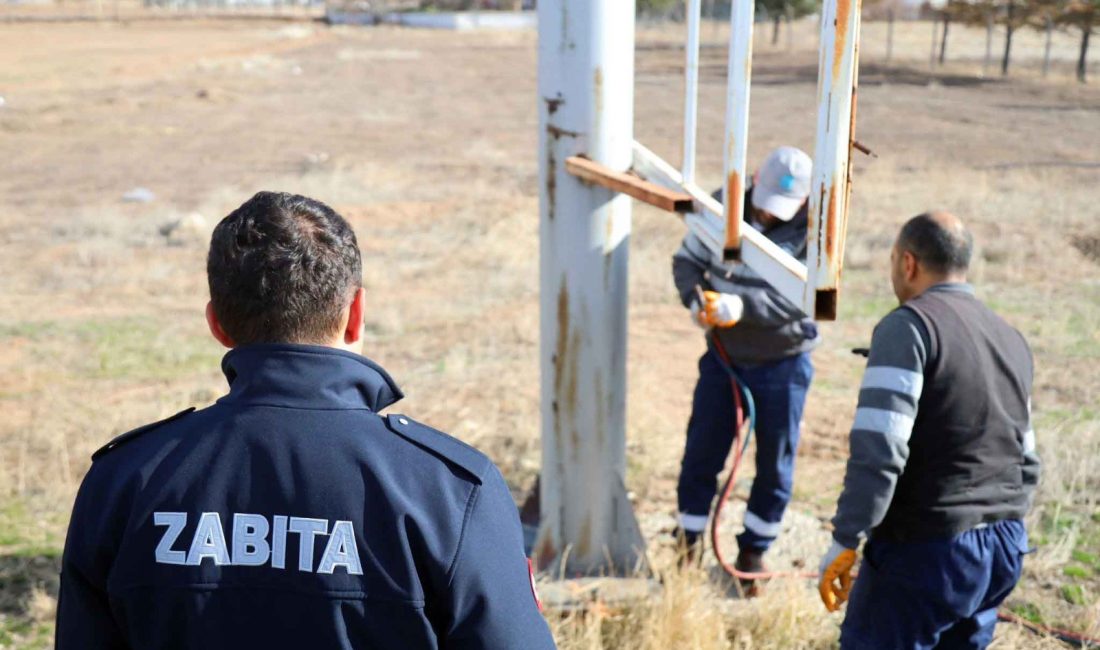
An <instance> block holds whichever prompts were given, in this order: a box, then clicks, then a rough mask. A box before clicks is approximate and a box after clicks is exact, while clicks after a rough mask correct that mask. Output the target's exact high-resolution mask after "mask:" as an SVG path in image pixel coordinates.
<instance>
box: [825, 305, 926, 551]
mask: <svg viewBox="0 0 1100 650" xmlns="http://www.w3.org/2000/svg"><path fill="white" fill-rule="evenodd" d="M928 346H929V343H928V332H927V329H926V328H925V327H924V324H923V323H921V322H920V319H919V318H918V317H917V316H916V314H914V313H912V312H911V311H909V310H907V309H898V310H895V311H893V312H891V313H890V314H889V315H888V316H886V318H884V319H882V321H881V322H880V323H879V324H878V327H876V328H875V333H874V336H873V337H872V339H871V354H870V357H869V358H868V359H867V369H866V371H865V372H864V373H863V383H862V384H861V385H860V390H859V405H858V406H857V408H856V414H855V418H854V420H853V422H852V433H851V437H850V441H849V446H850V451H851V455H850V457H849V459H848V467H847V471H846V473H845V476H844V490H843V492H841V495H840V501H839V502H838V504H837V513H836V516H835V517H834V518H833V537H834V538H835V539H836V541H837V542H839V543H840V544H842V545H844V546H846V547H848V548H856V547H857V546H859V542H860V540H861V539H862V538H863V537H865V536H866V535H867V533H868V532H869V531H870V530H871V529H872V528H874V527H875V526H877V525H878V524H879V523H881V522H882V519H883V518H884V517H885V516H886V511H887V509H888V508H889V507H890V501H891V500H892V499H893V497H894V488H895V487H896V486H897V481H898V477H899V476H900V475H901V473H902V471H903V470H904V469H905V464H906V462H907V461H908V460H909V436H910V435H911V434H912V433H913V423H914V421H915V419H916V417H917V404H918V402H919V401H920V396H921V392H922V391H923V390H924V366H925V363H926V362H927V360H928Z"/></svg>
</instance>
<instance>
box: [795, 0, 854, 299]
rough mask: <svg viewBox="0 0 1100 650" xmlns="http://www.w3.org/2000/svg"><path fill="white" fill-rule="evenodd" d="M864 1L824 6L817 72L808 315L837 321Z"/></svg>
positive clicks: (828, 1)
mask: <svg viewBox="0 0 1100 650" xmlns="http://www.w3.org/2000/svg"><path fill="white" fill-rule="evenodd" d="M860 4H861V3H860V0H825V4H824V6H823V7H822V16H821V18H822V20H821V54H820V58H819V60H818V72H817V75H818V76H817V80H818V81H817V84H818V85H817V101H818V107H817V140H816V143H815V146H814V169H813V183H812V184H811V185H810V210H809V215H810V221H809V226H808V230H807V232H808V237H809V241H808V242H807V244H808V246H807V259H806V269H807V274H808V278H807V282H806V291H805V293H804V295H803V310H804V311H805V312H806V313H807V314H810V315H811V316H813V315H817V316H818V317H821V318H827V319H831V318H835V316H836V305H837V291H838V289H839V286H840V273H841V264H842V261H843V259H844V233H845V231H846V229H847V222H848V203H849V201H848V199H849V195H850V192H851V172H852V166H851V165H852V139H853V138H854V135H855V134H854V125H855V118H856V87H857V85H858V72H859V27H860V21H859V14H860Z"/></svg>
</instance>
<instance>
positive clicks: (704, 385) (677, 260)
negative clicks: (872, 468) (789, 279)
mask: <svg viewBox="0 0 1100 650" xmlns="http://www.w3.org/2000/svg"><path fill="white" fill-rule="evenodd" d="M811 167H812V162H811V160H810V157H809V156H807V155H806V154H805V153H804V152H802V151H801V150H799V149H796V148H794V147H780V148H778V149H776V150H774V151H772V152H771V154H769V155H768V157H767V159H765V161H764V164H763V165H761V167H760V168H759V170H758V171H757V172H756V174H755V175H754V176H753V181H752V186H751V187H750V188H749V190H748V191H747V192H746V193H745V196H744V197H743V200H744V201H745V212H744V214H745V215H746V218H747V219H746V220H747V222H748V224H749V225H750V226H751V227H753V228H755V229H756V230H758V231H760V232H761V233H763V234H764V235H765V236H766V237H767V238H768V239H770V240H771V241H772V242H773V243H775V244H776V245H777V246H779V247H780V248H781V249H783V250H784V251H786V252H787V253H789V254H790V255H792V256H794V257H796V258H799V259H805V255H806V221H807V203H808V198H809V195H810V172H811ZM717 198H719V199H721V198H722V197H721V196H718V197H717ZM738 198H741V197H738ZM672 274H673V278H674V281H675V283H676V288H677V290H678V291H679V293H680V299H681V300H682V302H683V304H684V306H685V307H686V308H688V309H689V310H690V311H691V318H692V321H693V322H694V323H695V324H696V325H698V326H699V327H700V328H702V329H703V330H705V331H706V333H707V337H706V338H707V342H708V345H707V351H706V352H705V353H704V354H703V356H702V358H700V360H699V381H698V383H697V384H696V387H695V396H694V403H693V406H692V413H691V419H690V421H689V422H688V427H687V443H686V446H685V449H684V457H683V462H682V465H681V470H680V481H679V485H678V488H677V496H678V502H679V504H678V505H679V511H680V516H679V527H678V529H677V534H678V536H679V539H680V541H681V543H682V544H683V545H684V547H685V548H684V550H685V551H686V554H687V556H689V557H695V556H697V549H698V546H699V539H700V537H701V536H702V533H703V531H704V530H705V528H706V524H707V521H708V518H709V515H710V509H711V503H712V502H713V501H714V495H715V493H716V491H717V478H718V473H719V472H720V471H721V470H722V467H723V466H724V465H725V462H726V457H727V456H728V455H729V452H730V447H731V445H732V443H733V438H734V433H735V431H734V429H735V426H736V424H735V422H736V413H735V404H734V396H733V391H732V390H731V387H730V371H731V370H732V371H733V372H734V373H736V375H737V376H738V377H739V380H740V381H742V382H743V383H744V384H745V387H746V388H748V389H749V390H750V391H751V392H752V395H753V396H754V398H755V405H756V418H757V419H756V478H755V479H754V480H753V484H752V490H751V492H750V496H749V503H748V509H747V511H746V512H745V528H744V531H743V532H742V533H741V534H740V535H739V536H738V537H737V543H738V547H739V554H738V557H737V561H736V563H735V567H736V568H737V569H738V570H741V571H746V572H760V571H763V570H764V563H763V555H764V553H765V551H767V550H768V547H769V546H771V544H772V543H773V542H774V541H775V539H776V537H777V536H778V535H779V532H780V527H781V524H782V519H783V512H784V511H785V510H786V508H787V504H788V502H789V501H790V498H791V487H792V483H793V475H794V459H795V453H796V451H797V448H798V440H799V436H800V425H801V420H802V409H803V407H804V405H805V403H806V394H807V392H808V391H809V388H810V381H811V379H812V377H813V365H812V364H811V362H810V351H811V350H813V349H814V348H815V347H816V346H817V344H818V342H819V341H820V337H819V336H818V331H817V326H816V325H815V324H814V322H813V320H811V319H810V318H808V317H807V316H806V315H805V314H803V313H802V311H801V310H800V309H799V307H798V306H797V305H795V304H793V303H791V302H790V301H788V300H786V299H785V298H783V297H782V296H781V295H780V294H779V293H778V292H777V291H776V290H775V289H773V288H772V287H771V286H770V285H769V284H768V283H767V282H765V281H764V280H763V279H762V278H761V277H760V276H759V275H757V274H756V273H755V272H754V271H753V270H752V269H750V268H749V267H748V266H746V265H744V264H739V265H736V266H733V267H732V268H731V267H729V266H726V265H724V264H723V263H722V260H721V259H720V258H719V257H716V256H715V255H714V254H713V253H712V252H711V251H710V249H708V248H707V247H706V246H705V245H704V244H703V242H702V241H700V240H699V239H698V237H696V236H695V234H694V233H691V232H689V233H688V235H687V236H686V237H685V238H684V241H683V245H682V246H681V247H680V250H679V251H677V252H676V254H675V255H674V256H673V258H672ZM743 586H745V587H746V589H747V590H748V591H749V593H750V594H752V593H754V592H755V589H756V586H755V584H753V583H752V582H751V581H745V582H744V583H743Z"/></svg>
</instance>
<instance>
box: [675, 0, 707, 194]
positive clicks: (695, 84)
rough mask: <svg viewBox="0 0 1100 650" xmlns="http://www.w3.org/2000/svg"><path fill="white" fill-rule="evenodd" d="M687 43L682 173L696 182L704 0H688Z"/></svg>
mask: <svg viewBox="0 0 1100 650" xmlns="http://www.w3.org/2000/svg"><path fill="white" fill-rule="evenodd" d="M686 10H687V25H688V35H687V45H686V46H685V47H684V50H685V51H686V56H687V62H686V63H685V65H684V95H685V96H684V162H683V166H682V167H681V168H680V173H681V174H682V175H683V177H684V180H685V181H687V182H689V183H693V182H695V141H696V133H697V127H696V117H697V115H698V110H697V107H698V101H699V23H700V21H701V18H702V10H703V3H702V0H687V6H686Z"/></svg>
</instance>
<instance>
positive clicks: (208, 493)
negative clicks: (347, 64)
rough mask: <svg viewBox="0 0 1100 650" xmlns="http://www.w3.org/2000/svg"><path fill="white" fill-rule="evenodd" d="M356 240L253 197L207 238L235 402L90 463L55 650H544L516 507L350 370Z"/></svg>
mask: <svg viewBox="0 0 1100 650" xmlns="http://www.w3.org/2000/svg"><path fill="white" fill-rule="evenodd" d="M361 268H362V267H361V259H360V252H359V248H358V245H357V243H356V239H355V235H354V233H353V232H352V230H351V228H350V226H349V225H348V224H347V222H346V221H344V219H343V218H341V217H340V216H339V215H338V214H336V213H335V212H334V211H333V210H332V209H330V208H329V207H327V206H325V205H323V204H321V203H319V202H317V201H314V200H311V199H308V198H306V197H302V196H294V195H290V194H280V193H272V192H261V193H259V194H257V195H256V196H254V197H253V198H252V199H250V200H249V201H248V202H246V203H245V204H244V205H242V206H241V207H240V208H238V209H237V210H235V211H234V212H233V213H231V214H230V215H229V216H227V217H226V218H225V219H224V220H222V222H221V223H220V224H218V226H217V228H216V229H215V231H214V234H213V238H212V241H211V244H210V254H209V258H208V262H207V272H208V276H209V283H210V303H209V304H208V306H207V310H206V317H207V321H208V323H209V326H210V331H211V332H212V333H213V335H214V337H215V338H216V339H217V340H218V341H220V342H221V343H222V344H224V345H225V346H226V347H228V348H231V351H230V352H229V353H228V354H226V355H225V358H224V360H223V361H222V370H223V371H224V372H225V375H226V378H227V379H228V381H229V392H228V394H227V395H225V396H224V397H222V398H221V399H220V400H218V401H217V403H215V404H214V405H213V406H210V407H209V408H206V409H203V410H200V411H195V410H194V409H188V410H187V411H184V412H182V413H179V414H177V415H175V416H172V417H171V418H168V419H167V420H164V421H162V422H158V423H155V424H151V425H147V426H145V427H142V428H140V429H137V430H135V431H132V432H130V433H127V434H125V435H123V436H120V437H119V438H116V439H115V440H113V441H112V442H111V443H109V444H108V445H107V446H106V447H104V448H103V449H101V450H99V451H98V452H96V453H95V455H94V456H93V459H94V462H93V464H92V467H91V469H90V470H89V472H88V475H87V476H86V477H85V479H84V483H83V485H82V486H81V488H80V492H79V494H78V495H77V499H76V505H75V507H74V509H73V516H72V521H71V524H70V527H69V534H68V539H67V541H66V544H65V554H64V559H63V568H62V576H61V593H60V601H59V605H58V615H57V647H58V648H60V649H61V650H70V649H72V650H75V649H78V648H79V649H80V650H89V649H94V648H112V649H116V648H134V649H141V648H202V649H203V650H217V649H219V648H225V649H229V648H234V649H239V648H250V649H251V648H257V649H259V648H311V649H312V648H349V649H350V648H402V649H403V648H494V649H497V648H524V649H527V648H536V649H543V648H553V647H554V642H553V640H552V638H551V636H550V632H549V629H548V627H547V625H546V622H545V620H544V619H543V618H542V616H541V615H540V613H539V607H538V604H537V596H536V595H535V592H534V582H533V580H532V577H531V573H530V568H529V567H530V565H529V563H528V561H527V559H526V558H525V557H524V554H523V540H522V533H521V530H520V525H519V520H518V516H517V512H516V508H515V505H514V504H513V502H512V499H511V497H510V495H509V492H508V488H507V486H506V485H505V483H504V480H503V478H502V477H501V475H500V472H499V471H498V470H497V468H496V467H495V466H494V465H493V463H492V462H491V461H490V460H489V459H488V458H486V457H485V456H484V455H482V454H481V453H479V452H478V451H476V450H475V449H473V448H471V447H469V446H467V445H465V444H463V443H461V442H459V441H458V440H456V439H454V438H451V437H450V436H447V435H446V434H443V433H440V432H438V431H436V430H434V429H431V428H429V427H427V426H425V425H423V424H419V423H417V422H415V421H413V420H412V419H411V418H408V417H406V416H402V415H389V416H384V415H381V414H380V413H381V412H382V411H383V410H384V409H386V408H387V407H389V406H391V405H392V404H393V403H394V402H396V401H397V400H399V399H400V398H401V396H402V394H401V391H400V389H398V387H397V385H396V384H395V383H394V381H393V380H392V379H391V378H390V376H389V375H387V374H386V372H385V371H384V370H382V368H380V367H378V366H376V365H375V364H374V363H372V362H371V361H370V360H368V359H366V358H364V357H362V356H360V354H359V352H360V351H361V349H362V346H363V320H364V315H365V311H366V308H367V307H366V302H365V298H364V290H363V289H362V287H361V274H362V270H361Z"/></svg>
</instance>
